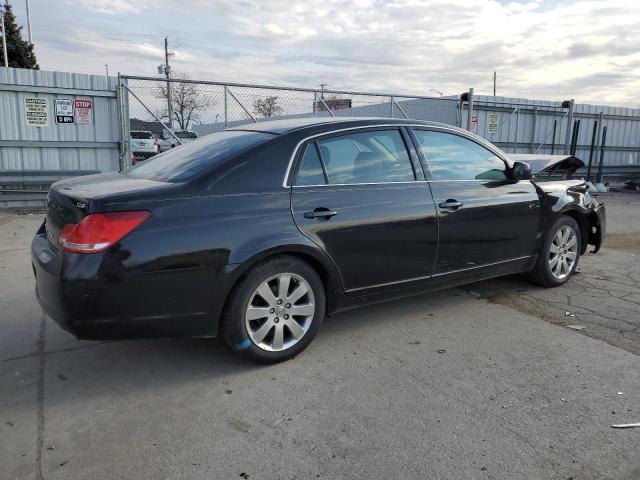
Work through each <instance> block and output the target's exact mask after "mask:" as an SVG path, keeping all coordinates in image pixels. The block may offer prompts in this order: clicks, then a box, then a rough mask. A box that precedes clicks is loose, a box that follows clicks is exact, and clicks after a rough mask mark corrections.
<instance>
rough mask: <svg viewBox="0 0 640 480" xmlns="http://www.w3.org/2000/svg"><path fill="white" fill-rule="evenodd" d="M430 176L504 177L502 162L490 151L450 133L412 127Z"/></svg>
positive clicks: (493, 178)
mask: <svg viewBox="0 0 640 480" xmlns="http://www.w3.org/2000/svg"><path fill="white" fill-rule="evenodd" d="M414 133H415V135H416V137H417V139H418V143H419V144H420V148H421V149H422V153H424V156H425V157H426V158H427V162H428V163H429V167H430V168H431V176H432V177H433V179H434V180H504V179H506V178H507V176H506V171H505V170H506V166H505V163H504V162H503V161H502V160H501V159H500V158H499V157H497V156H496V155H495V154H494V153H493V152H491V151H490V150H487V149H486V148H484V147H483V146H482V145H479V144H477V143H475V142H473V141H471V140H469V139H466V138H464V137H460V136H458V135H453V134H450V133H443V132H433V131H426V130H414Z"/></svg>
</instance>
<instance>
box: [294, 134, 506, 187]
mask: <svg viewBox="0 0 640 480" xmlns="http://www.w3.org/2000/svg"><path fill="white" fill-rule="evenodd" d="M381 127H383V128H384V127H386V128H388V127H394V128H397V129H398V130H400V129H401V128H402V127H405V128H406V127H408V128H419V129H422V130H435V131H445V132H451V133H453V134H454V135H458V136H460V137H463V138H467V139H468V140H471V141H472V142H475V143H478V144H479V145H481V146H483V147H485V148H487V149H488V150H490V151H491V152H492V153H495V154H496V155H497V156H498V157H499V158H500V159H501V160H503V161H504V162H505V163H506V164H507V166H509V165H510V164H511V163H510V161H509V159H508V158H507V157H506V155H504V153H503V152H501V151H499V150H498V149H497V148H496V147H495V146H494V145H492V144H491V143H489V142H488V141H487V140H485V139H483V138H482V137H478V138H476V137H475V136H474V134H472V133H469V132H467V131H466V130H459V129H458V127H447V126H440V125H424V124H420V123H389V124H387V123H385V124H378V125H361V126H358V127H347V128H340V129H337V130H330V131H327V132H322V133H316V134H315V135H309V136H308V137H305V138H303V139H302V140H300V141H299V142H298V143H297V144H296V146H295V147H294V149H293V153H292V154H291V157H290V158H289V164H288V165H287V170H286V171H285V174H284V179H283V180H282V186H283V187H284V188H292V187H310V186H315V185H288V183H287V180H288V179H289V175H291V168H292V167H293V163H294V161H295V159H296V155H297V154H298V150H300V147H301V146H302V145H303V144H304V143H305V142H308V141H309V140H311V139H313V138H318V137H323V136H325V135H331V134H333V133H340V132H349V131H353V130H368V129H377V128H381ZM478 140H481V141H478ZM425 158H426V157H425ZM427 164H428V162H427ZM412 165H413V164H412ZM429 173H431V172H429ZM424 181H439V182H445V181H446V182H448V181H464V182H476V181H483V180H415V181H413V182H380V183H367V184H365V183H353V184H340V185H386V184H388V183H415V182H424ZM484 181H486V180H484ZM329 185H339V184H336V183H333V184H329V183H328V184H326V185H317V186H318V187H323V186H324V187H326V186H329Z"/></svg>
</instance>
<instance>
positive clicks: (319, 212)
mask: <svg viewBox="0 0 640 480" xmlns="http://www.w3.org/2000/svg"><path fill="white" fill-rule="evenodd" d="M337 214H338V212H336V211H335V210H329V209H328V208H324V207H320V208H316V209H314V210H313V211H312V212H304V218H323V219H325V220H329V219H330V218H331V217H333V216H334V215H337Z"/></svg>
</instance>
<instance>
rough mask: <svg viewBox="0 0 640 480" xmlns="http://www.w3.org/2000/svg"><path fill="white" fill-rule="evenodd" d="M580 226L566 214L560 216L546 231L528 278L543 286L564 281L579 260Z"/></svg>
mask: <svg viewBox="0 0 640 480" xmlns="http://www.w3.org/2000/svg"><path fill="white" fill-rule="evenodd" d="M581 245H582V243H581V237H580V227H579V226H578V223H577V222H576V221H575V220H574V219H573V218H571V217H569V216H567V215H563V216H561V217H560V218H559V219H558V220H556V221H555V223H554V224H553V226H552V227H551V228H550V229H549V230H548V231H547V234H546V236H545V241H544V245H543V246H542V251H541V252H540V254H539V255H538V260H537V262H536V265H535V267H534V268H533V270H531V272H529V278H530V279H531V280H532V281H534V282H535V283H538V284H540V285H543V286H545V287H557V286H559V285H562V284H563V283H565V282H566V281H567V280H569V278H570V277H571V275H573V273H574V272H575V270H576V267H577V266H578V261H579V260H580V246H581Z"/></svg>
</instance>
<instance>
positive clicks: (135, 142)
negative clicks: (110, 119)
mask: <svg viewBox="0 0 640 480" xmlns="http://www.w3.org/2000/svg"><path fill="white" fill-rule="evenodd" d="M129 142H130V145H131V155H132V156H133V157H134V158H135V159H136V160H138V161H139V160H146V159H147V158H149V157H152V156H154V155H156V154H157V153H159V152H160V144H159V143H158V139H157V138H155V137H154V136H153V133H151V132H149V131H148V130H132V131H131V139H130V141H129Z"/></svg>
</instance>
